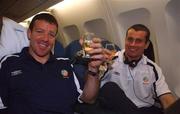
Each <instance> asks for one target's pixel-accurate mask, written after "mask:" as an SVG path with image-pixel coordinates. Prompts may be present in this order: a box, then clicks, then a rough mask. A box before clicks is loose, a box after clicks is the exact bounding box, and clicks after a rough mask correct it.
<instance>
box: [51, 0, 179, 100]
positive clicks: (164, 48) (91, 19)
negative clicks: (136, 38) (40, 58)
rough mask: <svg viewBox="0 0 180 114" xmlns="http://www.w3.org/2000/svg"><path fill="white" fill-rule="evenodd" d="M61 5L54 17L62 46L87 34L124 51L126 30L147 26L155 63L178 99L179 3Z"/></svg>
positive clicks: (99, 0) (115, 0)
mask: <svg viewBox="0 0 180 114" xmlns="http://www.w3.org/2000/svg"><path fill="white" fill-rule="evenodd" d="M63 2H64V3H63V4H61V6H59V7H58V8H57V9H54V10H53V13H54V14H55V15H56V16H57V17H58V19H59V22H60V23H61V24H60V25H61V28H62V31H61V32H62V33H63V34H64V39H65V40H63V41H64V43H65V45H67V44H68V43H69V42H71V41H72V40H75V39H77V38H78V36H80V35H81V34H82V33H83V32H84V31H86V30H87V31H93V32H95V33H96V34H98V35H99V36H101V37H105V38H107V39H108V40H110V41H112V42H115V43H116V44H117V45H118V46H119V47H121V48H124V38H125V32H126V30H127V28H128V27H129V26H131V25H132V24H136V23H141V24H145V25H146V26H148V27H149V28H150V30H151V37H150V39H151V41H152V43H153V46H154V50H155V59H156V63H157V64H159V65H160V66H161V68H162V71H163V73H164V75H165V77H166V81H167V83H168V84H169V87H170V89H171V90H172V91H173V92H174V93H175V94H176V95H177V96H179V97H180V70H179V69H180V61H179V58H180V54H179V53H178V52H179V50H180V49H179V48H180V39H179V36H180V35H179V34H180V31H179V30H180V29H179V25H180V24H179V21H180V14H179V13H178V11H179V10H180V8H179V6H180V2H179V0H74V1H73V0H72V1H71V3H69V5H67V4H68V3H65V1H63ZM65 6H68V7H65ZM76 32H78V33H76ZM70 34H71V35H70ZM72 34H73V35H72ZM61 41H62V40H61Z"/></svg>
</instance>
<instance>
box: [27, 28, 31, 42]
mask: <svg viewBox="0 0 180 114" xmlns="http://www.w3.org/2000/svg"><path fill="white" fill-rule="evenodd" d="M27 36H28V39H29V40H30V38H31V30H30V29H28V30H27Z"/></svg>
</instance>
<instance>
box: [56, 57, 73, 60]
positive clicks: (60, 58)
mask: <svg viewBox="0 0 180 114" xmlns="http://www.w3.org/2000/svg"><path fill="white" fill-rule="evenodd" d="M56 59H57V60H70V59H69V58H63V57H59V58H56Z"/></svg>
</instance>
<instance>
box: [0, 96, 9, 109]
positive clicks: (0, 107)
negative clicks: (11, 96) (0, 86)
mask: <svg viewBox="0 0 180 114" xmlns="http://www.w3.org/2000/svg"><path fill="white" fill-rule="evenodd" d="M5 108H7V107H5V106H4V104H3V102H2V100H1V97H0V109H5Z"/></svg>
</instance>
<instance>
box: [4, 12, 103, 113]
mask: <svg viewBox="0 0 180 114" xmlns="http://www.w3.org/2000/svg"><path fill="white" fill-rule="evenodd" d="M57 30H58V23H57V21H56V19H55V18H54V17H53V16H52V15H50V14H47V13H41V14H38V15H36V16H35V17H34V18H33V20H32V22H31V24H30V27H29V29H28V32H27V34H28V38H29V40H30V46H29V47H25V48H23V50H22V51H21V52H20V53H17V54H12V55H8V56H5V57H3V58H2V60H1V61H0V63H1V66H0V114H73V106H74V104H75V103H76V102H77V101H79V102H85V103H93V102H94V101H95V99H96V96H97V92H98V89H99V77H98V76H99V75H98V69H99V66H100V64H101V63H102V62H103V58H104V57H103V54H102V48H101V47H102V46H101V41H100V39H99V38H93V41H92V43H91V45H90V46H91V48H92V50H90V51H89V52H87V53H89V54H90V55H91V61H90V62H89V63H88V71H87V73H86V76H87V80H86V83H85V85H84V86H83V87H82V85H80V83H79V82H80V81H81V80H78V78H77V77H76V75H75V73H74V72H73V67H72V65H71V64H70V61H69V60H68V59H66V58H56V57H55V56H54V55H53V54H52V53H51V49H52V48H53V45H54V43H55V36H56V34H57ZM81 88H84V89H83V91H82V90H81Z"/></svg>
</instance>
